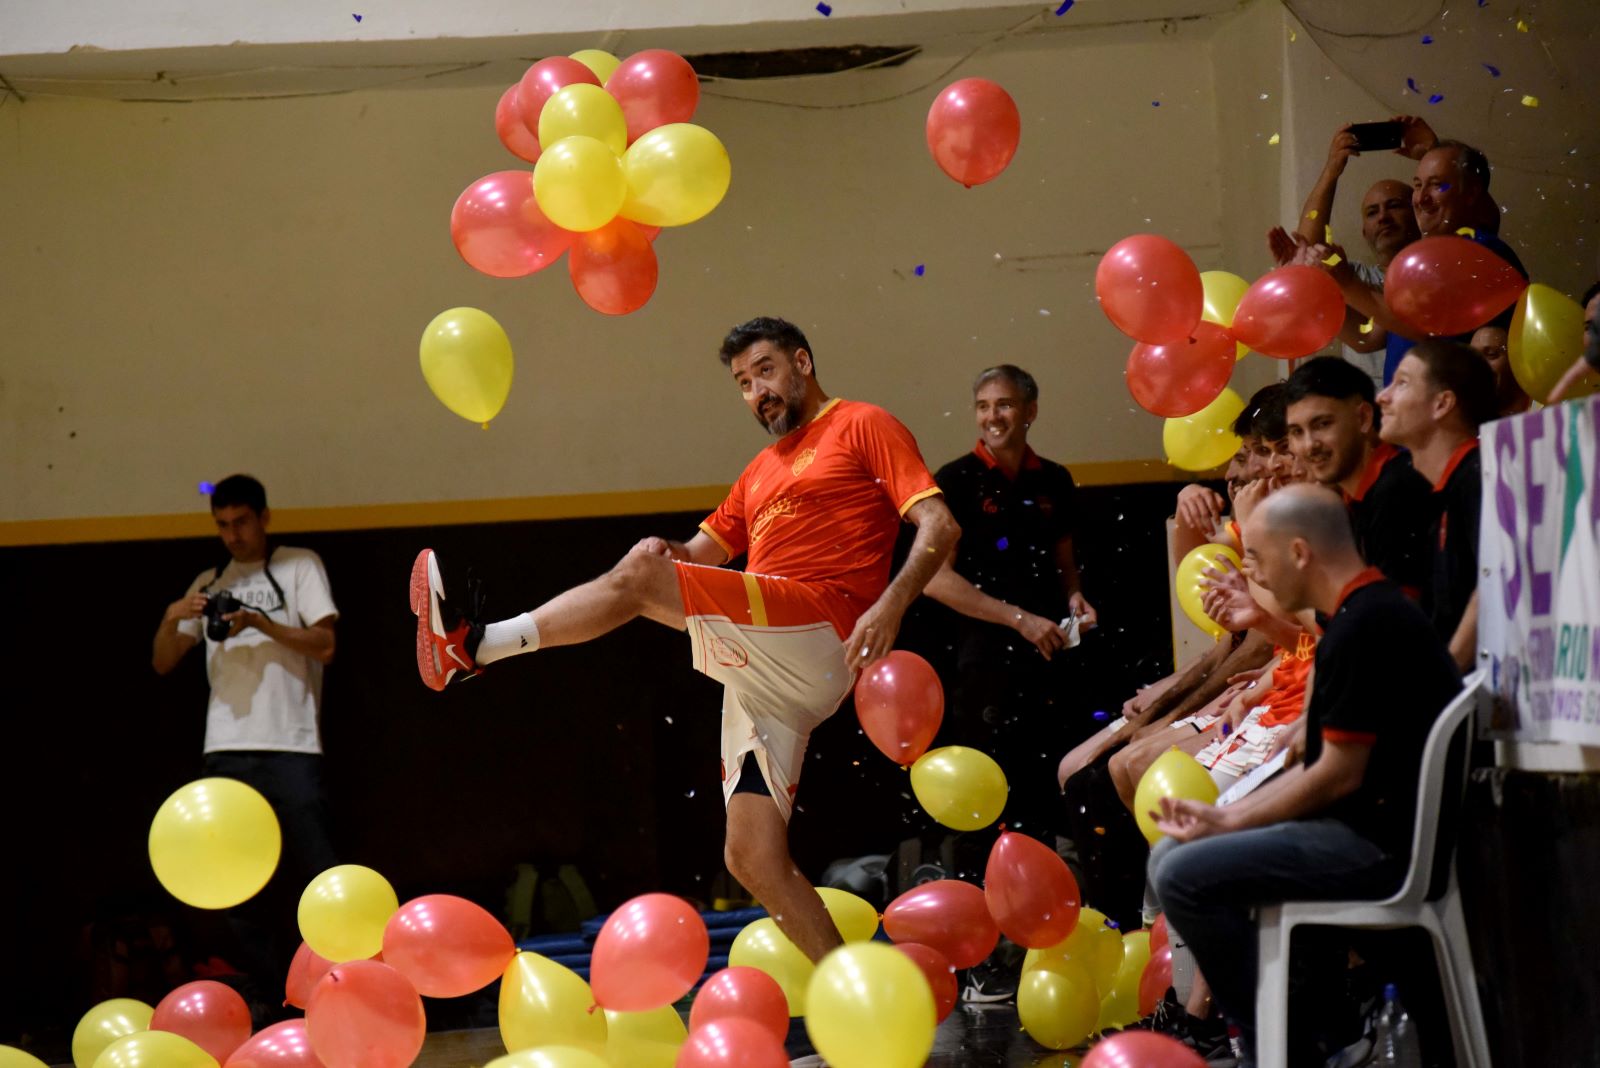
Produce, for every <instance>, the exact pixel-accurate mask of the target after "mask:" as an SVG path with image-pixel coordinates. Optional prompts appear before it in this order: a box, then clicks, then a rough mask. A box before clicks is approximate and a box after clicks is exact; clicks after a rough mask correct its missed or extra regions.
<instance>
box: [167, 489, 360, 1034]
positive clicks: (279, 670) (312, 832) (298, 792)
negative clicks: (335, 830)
mask: <svg viewBox="0 0 1600 1068" xmlns="http://www.w3.org/2000/svg"><path fill="white" fill-rule="evenodd" d="M211 514H212V516H213V517H214V518H215V519H216V522H217V533H218V534H220V535H221V537H222V543H223V545H224V546H226V547H227V550H228V560H227V561H226V562H225V563H223V564H222V565H221V566H214V567H209V568H207V569H206V570H204V571H202V572H201V573H200V574H199V575H198V576H196V578H195V580H194V581H193V582H191V583H190V584H189V589H188V591H187V592H186V593H184V595H183V596H182V597H181V598H179V599H178V600H176V601H174V602H172V604H170V605H168V606H167V610H166V614H165V615H164V616H163V617H162V620H161V626H160V627H158V628H157V629H156V637H155V647H154V651H153V653H152V657H151V663H152V665H153V666H154V667H155V669H156V671H157V673H159V674H162V675H165V674H167V673H168V672H170V671H172V670H173V669H174V668H176V667H177V666H178V664H179V663H180V662H181V661H182V660H183V658H184V656H185V655H187V654H188V652H189V650H191V649H193V648H194V647H195V646H196V645H198V644H200V642H201V641H202V640H203V641H204V642H205V647H206V677H207V679H208V680H209V682H210V684H211V700H210V704H209V706H208V708H207V710H206V733H205V749H204V752H205V758H204V768H205V774H206V775H207V776H224V777H227V778H231V779H238V780H239V781H241V782H244V783H248V784H249V785H250V786H253V787H254V788H255V789H256V790H258V791H260V792H261V794H262V796H264V797H265V798H266V799H267V800H268V801H269V802H270V803H271V804H272V808H273V811H274V812H276V813H277V816H278V823H279V826H280V827H281V829H282V831H283V854H282V859H281V860H280V862H279V865H278V871H277V873H276V874H275V875H274V877H273V880H272V882H270V883H269V884H268V886H267V888H266V889H265V890H263V891H262V893H261V894H258V895H257V896H256V898H255V899H254V900H252V901H251V902H247V903H246V904H245V905H243V906H241V907H240V908H238V909H235V910H233V911H232V913H230V917H229V918H230V921H231V923H232V926H233V928H234V932H235V934H236V935H237V936H238V939H239V942H240V947H239V952H240V957H241V959H240V963H241V964H242V965H244V966H245V967H246V968H247V969H248V972H249V979H250V980H251V982H250V984H249V986H250V987H252V988H254V989H251V990H250V994H251V995H253V996H252V1000H257V999H259V1002H260V1003H259V1004H258V1005H253V1006H252V1009H253V1010H256V1011H259V1010H260V1009H261V1008H263V1007H267V1006H275V1005H276V1004H277V1003H278V1001H280V1000H281V998H282V995H281V994H279V993H277V991H278V990H281V988H282V979H283V977H284V976H285V975H286V974H287V971H288V967H289V961H290V958H291V957H292V956H293V953H294V949H295V943H296V937H295V934H294V928H293V923H292V921H293V918H294V915H295V904H294V903H295V902H296V901H298V899H299V896H300V893H301V891H302V890H303V889H304V888H305V885H306V883H307V882H309V881H310V880H311V879H312V877H314V876H315V875H317V874H318V873H319V872H321V871H324V870H326V869H327V868H330V867H332V866H333V865H334V864H335V863H337V859H336V856H335V854H334V851H333V847H332V845H331V843H330V840H329V834H328V818H327V804H326V801H325V799H324V794H323V786H322V737H321V732H320V730H319V726H318V713H319V706H320V704H321V701H322V669H323V667H324V665H326V664H328V663H330V662H332V660H333V652H334V645H335V639H334V621H335V620H336V619H338V616H339V612H338V609H337V608H335V607H334V603H333V595H332V593H331V592H330V591H329V589H328V575H327V572H326V571H325V570H324V569H323V566H322V560H321V558H320V557H318V556H317V554H316V553H314V552H312V551H311V550H309V549H294V548H290V547H288V546H275V545H268V543H267V525H268V523H269V522H270V521H271V518H272V514H271V512H269V511H268V510H267V492H266V489H265V488H264V487H263V486H262V485H261V483H260V482H258V481H256V480H255V479H254V478H251V477H250V476H249V475H232V476H230V477H228V478H225V479H223V480H222V481H221V482H219V483H217V485H216V487H215V488H214V490H213V492H212V494H211ZM257 1022H258V1023H260V1022H261V1021H259V1020H258V1021H257Z"/></svg>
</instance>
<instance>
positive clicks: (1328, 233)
mask: <svg viewBox="0 0 1600 1068" xmlns="http://www.w3.org/2000/svg"><path fill="white" fill-rule="evenodd" d="M1322 243H1323V244H1324V245H1331V244H1333V227H1331V226H1327V225H1324V226H1323V227H1322Z"/></svg>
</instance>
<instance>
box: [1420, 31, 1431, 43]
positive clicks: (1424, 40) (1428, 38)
mask: <svg viewBox="0 0 1600 1068" xmlns="http://www.w3.org/2000/svg"><path fill="white" fill-rule="evenodd" d="M1422 43H1423V44H1433V34H1431V33H1425V34H1423V35H1422Z"/></svg>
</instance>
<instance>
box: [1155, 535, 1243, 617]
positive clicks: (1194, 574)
mask: <svg viewBox="0 0 1600 1068" xmlns="http://www.w3.org/2000/svg"><path fill="white" fill-rule="evenodd" d="M1219 556H1222V557H1226V558H1227V559H1228V561H1229V562H1230V563H1232V564H1233V566H1234V567H1236V568H1240V569H1241V570H1242V569H1243V568H1244V562H1243V561H1242V560H1240V559H1239V554H1238V553H1236V552H1234V551H1233V549H1232V548H1230V547H1229V546H1226V545H1218V544H1217V543H1215V542H1212V543H1211V544H1209V545H1197V546H1195V547H1194V548H1193V549H1190V550H1189V552H1188V554H1187V555H1185V556H1184V558H1183V559H1182V560H1180V561H1178V570H1177V571H1176V572H1175V573H1174V574H1173V576H1172V588H1173V591H1174V592H1175V593H1176V594H1177V596H1178V607H1179V608H1181V609H1183V614H1184V615H1186V616H1188V617H1189V619H1190V621H1191V622H1193V623H1194V625H1195V626H1197V627H1199V628H1200V629H1201V630H1203V631H1205V632H1206V633H1207V634H1209V635H1211V636H1212V637H1213V638H1220V637H1222V636H1223V635H1224V634H1226V633H1227V631H1226V630H1224V629H1223V626H1222V624H1221V623H1218V622H1217V621H1216V620H1214V619H1212V618H1211V617H1210V616H1208V615H1206V610H1205V606H1204V603H1203V602H1204V601H1205V595H1206V590H1205V586H1203V585H1202V583H1203V582H1205V580H1206V579H1205V574H1206V571H1207V570H1208V569H1210V568H1218V564H1217V557H1219ZM1219 570H1220V568H1219Z"/></svg>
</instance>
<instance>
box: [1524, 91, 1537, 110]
mask: <svg viewBox="0 0 1600 1068" xmlns="http://www.w3.org/2000/svg"><path fill="white" fill-rule="evenodd" d="M1522 106H1523V107H1525V108H1536V107H1538V106H1539V98H1538V97H1536V96H1534V95H1532V94H1531V93H1530V94H1529V95H1527V96H1525V97H1523V98H1522Z"/></svg>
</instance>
